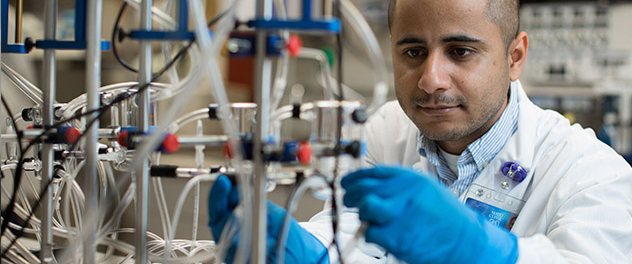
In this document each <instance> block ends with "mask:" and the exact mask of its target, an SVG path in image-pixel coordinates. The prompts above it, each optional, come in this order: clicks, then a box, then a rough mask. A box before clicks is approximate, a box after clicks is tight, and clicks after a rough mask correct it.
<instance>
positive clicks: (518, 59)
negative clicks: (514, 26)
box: [508, 31, 529, 81]
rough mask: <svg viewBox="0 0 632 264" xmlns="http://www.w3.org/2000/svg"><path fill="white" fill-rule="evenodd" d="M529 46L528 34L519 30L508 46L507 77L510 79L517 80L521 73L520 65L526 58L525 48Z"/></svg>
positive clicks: (521, 65)
mask: <svg viewBox="0 0 632 264" xmlns="http://www.w3.org/2000/svg"><path fill="white" fill-rule="evenodd" d="M528 48H529V36H527V33H526V32H524V31H523V32H520V33H519V34H518V36H516V38H515V39H514V40H513V41H512V42H511V45H510V46H509V53H508V54H509V56H508V60H509V78H510V79H511V81H515V80H518V77H520V74H521V73H522V67H524V63H525V61H526V60H527V49H528Z"/></svg>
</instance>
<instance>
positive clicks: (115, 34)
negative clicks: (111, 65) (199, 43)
mask: <svg viewBox="0 0 632 264" xmlns="http://www.w3.org/2000/svg"><path fill="white" fill-rule="evenodd" d="M126 8H127V2H123V4H122V5H121V7H120V9H119V12H118V14H117V15H116V20H115V21H114V28H113V29H112V37H111V42H112V54H114V58H116V60H117V61H118V62H119V63H120V64H121V66H123V67H124V68H125V69H127V70H129V71H131V72H134V73H138V70H137V69H134V68H132V66H130V65H129V64H128V63H127V62H126V61H125V60H123V58H121V56H120V54H119V53H118V48H117V45H116V43H118V42H119V41H122V40H123V38H124V37H125V36H123V37H121V28H120V26H119V24H120V22H121V19H122V17H123V13H124V11H125V9H126ZM226 13H227V10H224V11H222V12H221V13H219V14H217V15H216V16H215V17H213V19H211V21H209V22H208V23H207V26H208V27H210V26H212V25H213V24H215V23H217V21H219V20H220V19H221V18H222V17H224V15H226ZM193 41H194V40H191V41H190V42H189V44H188V45H187V46H186V47H185V48H184V49H185V50H188V49H189V48H190V47H191V43H193ZM181 51H182V50H181ZM177 57H178V55H176V57H174V58H173V59H172V60H171V61H175V60H177ZM162 74H164V71H163V70H161V71H158V73H156V74H152V76H156V75H158V76H160V75H162Z"/></svg>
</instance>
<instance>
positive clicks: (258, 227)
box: [250, 0, 272, 263]
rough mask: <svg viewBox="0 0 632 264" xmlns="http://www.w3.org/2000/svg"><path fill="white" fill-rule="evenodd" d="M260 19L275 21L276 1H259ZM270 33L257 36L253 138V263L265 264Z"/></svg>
mask: <svg viewBox="0 0 632 264" xmlns="http://www.w3.org/2000/svg"><path fill="white" fill-rule="evenodd" d="M257 18H259V19H271V18H272V1H271V0H259V1H257ZM267 35H268V32H267V31H264V30H259V31H257V32H256V39H257V42H256V53H255V54H256V57H255V60H256V66H255V67H256V68H255V84H254V85H255V102H256V103H257V128H256V131H255V136H254V137H253V138H254V139H255V140H254V146H253V153H254V164H255V171H254V199H255V201H253V202H254V204H253V205H254V206H253V217H254V219H253V221H252V225H253V226H252V236H251V237H252V252H251V255H250V257H251V259H252V262H251V263H265V261H266V233H267V230H266V227H267V219H268V218H267V215H268V213H267V209H268V208H267V193H266V191H265V184H266V178H267V177H266V168H265V164H264V163H263V157H262V156H261V153H262V152H261V150H262V147H263V144H264V142H266V141H267V140H268V124H269V121H270V120H269V113H270V86H271V77H272V60H271V59H270V58H268V57H267V56H266V55H267V51H266V49H267V47H266V38H267Z"/></svg>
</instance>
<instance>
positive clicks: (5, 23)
mask: <svg viewBox="0 0 632 264" xmlns="http://www.w3.org/2000/svg"><path fill="white" fill-rule="evenodd" d="M0 5H2V7H1V8H0V9H1V10H0V17H2V18H1V20H2V21H1V22H0V23H1V24H2V25H0V27H1V28H2V33H1V34H2V36H1V37H2V43H1V44H0V47H1V51H2V53H22V54H26V53H28V52H26V48H25V47H24V44H8V43H9V42H8V40H7V38H8V36H9V0H2V3H0Z"/></svg>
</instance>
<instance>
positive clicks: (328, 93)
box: [298, 48, 334, 100]
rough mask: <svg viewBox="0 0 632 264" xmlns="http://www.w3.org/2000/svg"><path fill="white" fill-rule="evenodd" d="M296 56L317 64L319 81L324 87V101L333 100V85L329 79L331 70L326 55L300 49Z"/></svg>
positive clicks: (313, 50) (319, 51) (317, 50)
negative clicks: (312, 60) (311, 60)
mask: <svg viewBox="0 0 632 264" xmlns="http://www.w3.org/2000/svg"><path fill="white" fill-rule="evenodd" d="M298 56H299V57H301V58H306V59H314V60H316V61H317V62H318V66H319V67H320V77H321V81H322V83H323V84H324V85H325V96H324V98H325V99H326V100H333V94H334V91H333V89H332V88H333V83H332V81H331V78H329V76H331V69H330V68H329V62H328V60H327V55H326V54H325V52H324V51H322V50H319V49H312V48H302V49H301V52H299V54H298Z"/></svg>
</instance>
